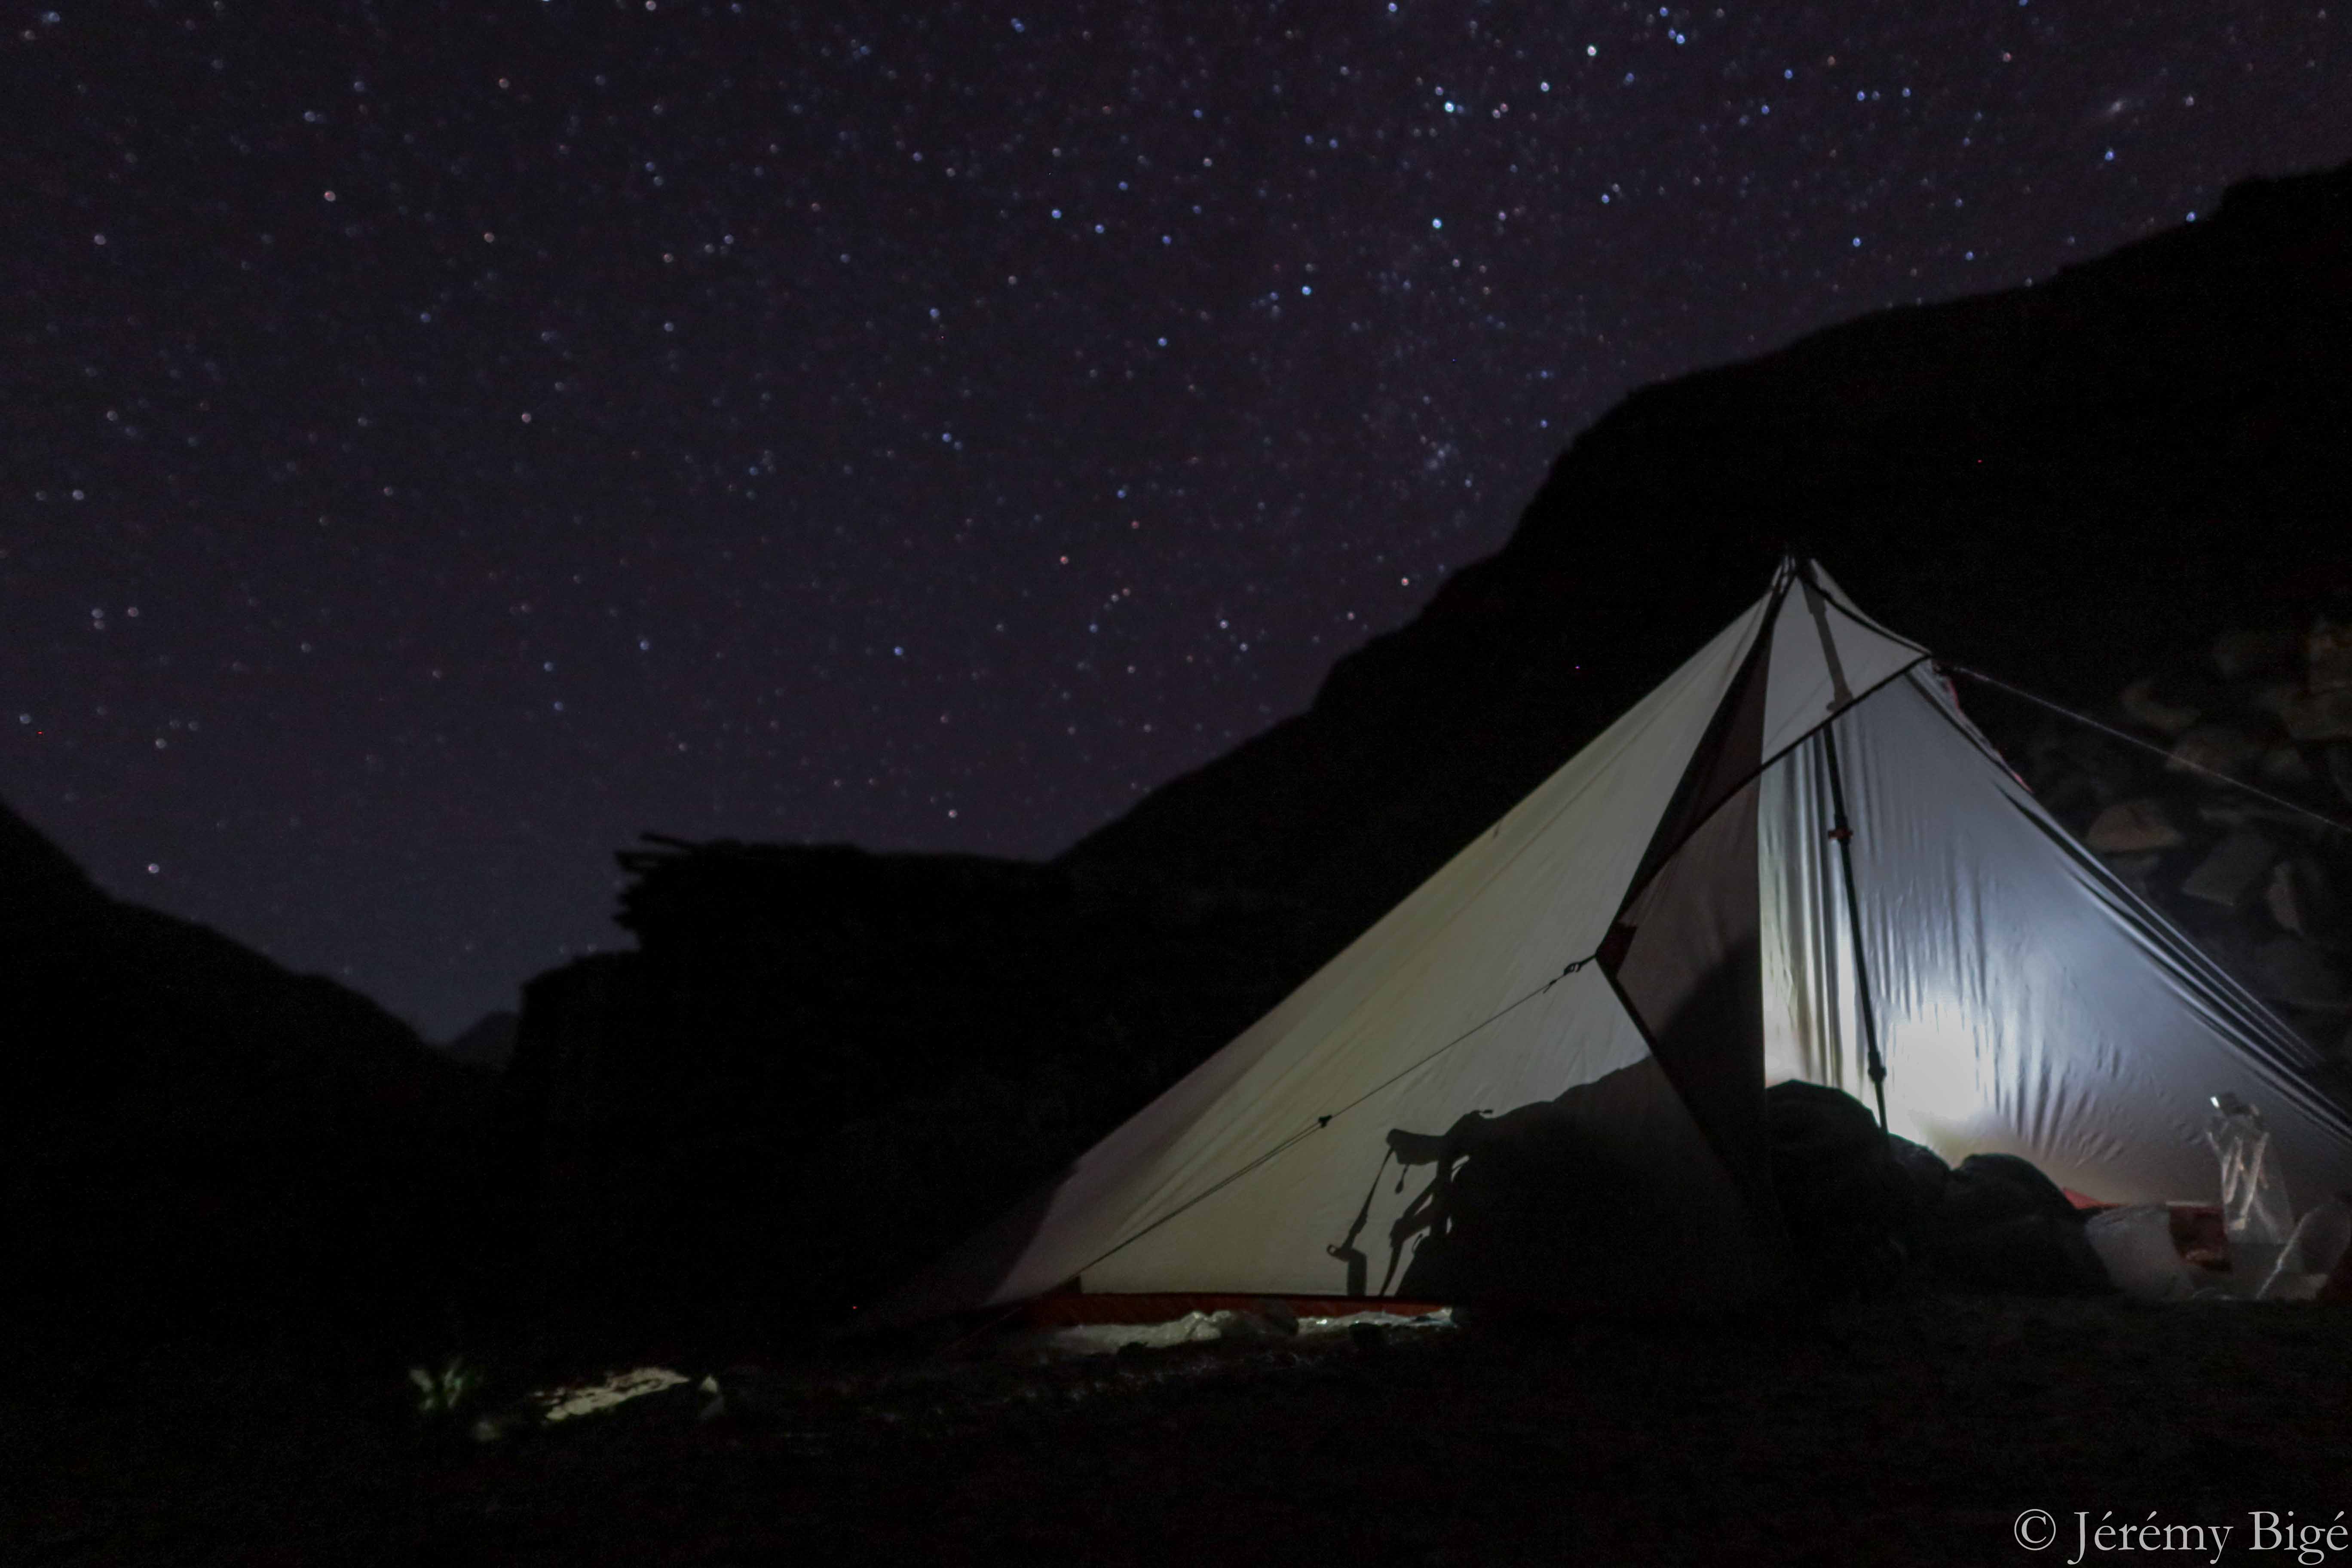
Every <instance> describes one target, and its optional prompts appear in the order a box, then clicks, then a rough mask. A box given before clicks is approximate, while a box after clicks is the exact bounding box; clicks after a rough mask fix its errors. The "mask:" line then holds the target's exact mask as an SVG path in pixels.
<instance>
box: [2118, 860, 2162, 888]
mask: <svg viewBox="0 0 2352 1568" xmlns="http://www.w3.org/2000/svg"><path fill="white" fill-rule="evenodd" d="M2106 859H2107V869H2108V870H2110V871H2113V872H2114V873H2115V874H2116V876H2117V877H2118V878H2120V879H2122V880H2123V881H2124V883H2125V884H2126V886H2128V887H2129V888H2130V889H2131V890H2132V891H2133V892H2135V893H2138V894H2140V895H2142V896H2143V897H2145V896H2146V895H2147V890H2148V881H2149V879H2151V878H2153V877H2154V876H2155V875H2156V868H2158V866H2161V865H2162V864H2164V857H2163V856H2161V855H2110V856H2108V857H2107V858H2106Z"/></svg>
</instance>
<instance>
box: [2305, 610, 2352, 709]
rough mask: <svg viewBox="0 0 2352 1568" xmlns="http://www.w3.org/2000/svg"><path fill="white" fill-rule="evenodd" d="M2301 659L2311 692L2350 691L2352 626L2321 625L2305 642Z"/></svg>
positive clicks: (2313, 630) (2323, 623)
mask: <svg viewBox="0 0 2352 1568" xmlns="http://www.w3.org/2000/svg"><path fill="white" fill-rule="evenodd" d="M2303 657H2304V660H2305V666H2306V668H2307V671H2308V676H2309V679H2310V683H2311V689H2312V690H2314V691H2315V692H2316V691H2352V623H2347V624H2346V625H2344V626H2330V625H2329V624H2328V623H2327V622H2326V621H2322V622H2320V623H2319V624H2318V625H2317V626H2314V627H2312V628H2311V636H2309V637H2306V638H2305V639H2304V644H2303Z"/></svg>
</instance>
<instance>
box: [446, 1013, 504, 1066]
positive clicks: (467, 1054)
mask: <svg viewBox="0 0 2352 1568" xmlns="http://www.w3.org/2000/svg"><path fill="white" fill-rule="evenodd" d="M521 1022H522V1015H521V1014H520V1013H510V1012H507V1011H505V1010H504V1009H500V1010H499V1011H498V1012H494V1013H485V1014H483V1015H482V1016H480V1017H479V1018H477V1019H475V1020H474V1022H473V1024H472V1026H470V1027H468V1028H467V1030H466V1032H465V1033H464V1034H461V1035H459V1036H458V1037H457V1038H456V1039H454V1040H451V1041H449V1042H447V1043H446V1044H445V1045H444V1046H442V1047H441V1051H442V1054H443V1055H444V1056H446V1057H447V1058H449V1059H450V1060H451V1061H453V1062H462V1063H464V1064H465V1065H466V1066H467V1067H472V1068H482V1069H483V1070H484V1071H486V1072H504V1071H505V1070H506V1067H507V1063H508V1062H509V1061H510V1060H511V1059H513V1057H514V1041H515V1026H517V1025H518V1024H520V1023H521Z"/></svg>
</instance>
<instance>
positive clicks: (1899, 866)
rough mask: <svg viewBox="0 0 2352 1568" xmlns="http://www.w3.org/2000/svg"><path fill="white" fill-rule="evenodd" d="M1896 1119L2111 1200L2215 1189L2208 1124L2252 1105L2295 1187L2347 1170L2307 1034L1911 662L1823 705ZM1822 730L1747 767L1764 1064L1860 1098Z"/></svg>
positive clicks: (1936, 1140) (1849, 962)
mask: <svg viewBox="0 0 2352 1568" xmlns="http://www.w3.org/2000/svg"><path fill="white" fill-rule="evenodd" d="M1836 730H1837V744H1838V752H1839V757H1840V761H1841V763H1842V764H1843V769H1844V782H1845V790H1846V798H1847V805H1848V811H1849V815H1850V816H1851V818H1852V820H1853V824H1854V826H1855V832H1854V837H1853V840H1852V848H1853V857H1854V879H1855V889H1856V895H1857V901H1858V903H1859V905H1860V910H1861V915H1862V929H1863V943H1864V953H1863V959H1864V963H1863V970H1862V973H1866V974H1867V975H1868V978H1869V981H1870V984H1871V990H1872V1000H1873V1001H1874V1003H1875V1005H1876V1013H1877V1025H1878V1031H1879V1045H1880V1049H1881V1052H1882V1054H1883V1057H1884V1058H1885V1064H1886V1085H1885V1087H1886V1105H1887V1117H1888V1123H1889V1130H1890V1131H1895V1132H1897V1133H1900V1134H1901V1135H1903V1136H1904V1137H1906V1138H1909V1139H1912V1140H1914V1141H1915V1142H1920V1143H1923V1144H1925V1145H1927V1147H1928V1148H1930V1149H1933V1150H1935V1151H1936V1152H1937V1153H1938V1154H1941V1155H1943V1156H1944V1157H1945V1158H1946V1159H1948V1160H1958V1159H1959V1158H1961V1157H1962V1156H1964V1155H1967V1154H1971V1153H1994V1152H1998V1153H2010V1154H2018V1155H2021V1156H2023V1157H2024V1158H2025V1159H2027V1160H2030V1161H2032V1163H2034V1164H2036V1165H2037V1166H2039V1167H2041V1169H2042V1171H2043V1172H2044V1173H2047V1174H2048V1175H2049V1176H2050V1177H2051V1179H2052V1180H2053V1181H2055V1182H2057V1183H2059V1184H2061V1185H2063V1186H2067V1187H2072V1188H2074V1190H2076V1191H2078V1192H2081V1193H2084V1194H2089V1195H2091V1196H2094V1197H2097V1198H2101V1199H2105V1200H2107V1201H2110V1202H2115V1203H2151V1202H2163V1201H2167V1200H2175V1199H2191V1198H2195V1199H2204V1200H2209V1201H2210V1198H2211V1197H2212V1195H2213V1191H2214V1186H2215V1182H2216V1176H2215V1166H2214V1162H2213V1156H2212V1154H2211V1153H2210V1151H2208V1150H2207V1149H2206V1148H2205V1146H2204V1144H2203V1142H2202V1138H2201V1131H2202V1128H2203V1124H2204V1120H2205V1117H2206V1115H2207V1114H2208V1113H2209V1112H2210V1097H2211V1096H2213V1095H2215V1094H2217V1093H2221V1092H2222V1091H2224V1090H2231V1091H2234V1092H2236V1093H2238V1094H2240V1095H2241V1096H2242V1097H2243V1098H2244V1099H2246V1100H2249V1101H2251V1102H2252V1103H2254V1104H2256V1105H2258V1106H2260V1107H2261V1109H2262V1110H2263V1116H2264V1118H2265V1119H2266V1121H2268V1123H2269V1126H2270V1129H2271V1133H2272V1137H2273V1146H2274V1147H2275V1148H2276V1149H2277V1150H2278V1152H2279V1153H2280V1155H2281V1157H2282V1158H2283V1160H2284V1163H2285V1168H2286V1170H2287V1172H2288V1173H2289V1178H2290V1181H2291V1183H2292V1184H2293V1185H2294V1188H2295V1189H2296V1192H2295V1194H2294V1195H2295V1196H2296V1199H2297V1201H2298V1202H2300V1203H2303V1204H2306V1205H2307V1204H2309V1203H2311V1202H2314V1201H2315V1200H2316V1199H2318V1198H2319V1197H2321V1196H2323V1195H2324V1194H2326V1193H2328V1192H2330V1191H2333V1190H2335V1189H2336V1188H2338V1187H2341V1186H2343V1185H2345V1184H2346V1183H2347V1180H2352V1154H2348V1152H2352V1118H2347V1114H2346V1111H2345V1109H2344V1108H2343V1107H2342V1106H2341V1105H2340V1104H2338V1103H2337V1102H2336V1101H2335V1100H2333V1099H2331V1098H2330V1097H2329V1096H2328V1095H2327V1093H2326V1091H2325V1090H2324V1089H2322V1088H2320V1087H2319V1084H2318V1081H2317V1079H2316V1074H2317V1073H2318V1071H2319V1069H2320V1068H2321V1066H2322V1061H2321V1058H2320V1055H2319V1053H2318V1051H2317V1050H2316V1049H2315V1048H2314V1047H2311V1046H2310V1045H2308V1044H2307V1043H2305V1041H2304V1040H2302V1039H2301V1038H2300V1037H2297V1036H2296V1035H2295V1034H2294V1032H2293V1031H2292V1030H2290V1029H2288V1028H2287V1027H2286V1026H2284V1024H2282V1023H2280V1022H2279V1021H2278V1020H2277V1019H2276V1018H2275V1017H2273V1016H2272V1015H2271V1014H2269V1013H2268V1012H2267V1011H2266V1010H2265V1009H2264V1008H2263V1005H2262V1004H2261V1003H2260V1002H2258V1001H2257V1000H2255V998H2254V997H2253V996H2252V995H2251V994H2248V993H2247V992H2246V991H2245V990H2244V988H2243V987H2242V986H2241V985H2239V984H2237V983H2236V982H2235V981H2233V980H2231V978H2230V977H2229V976H2228V975H2227V974H2226V973H2223V971H2222V970H2221V968H2220V967H2219V966H2218V965H2217V964H2215V963H2213V961H2212V960H2210V958H2207V957H2206V956H2205V955H2204V954H2202V953H2201V952H2198V951H2197V949H2196V948H2194V947H2193V946H2191V945H2190V944H2189V942H2187V941H2186V940H2185V939H2183V938H2182V937H2181V936H2180V935H2179V933H2178V932H2177V931H2174V930H2172V929H2171V928H2170V927H2169V926H2168V925H2167V924H2166V923H2165V921H2163V919H2162V917H2160V916H2159V915H2158V914H2157V913H2156V912H2155V911H2154V910H2150V909H2149V908H2147V905H2145V904H2144V903H2142V902H2141V901H2140V900H2138V899H2137V897H2136V896H2134V895H2133V894H2132V893H2131V891H2130V890H2129V889H2126V887H2124V885H2123V884H2122V883H2121V882H2119V881H2118V880H2117V879H2116V877H2115V876H2114V874H2113V873H2112V872H2110V871H2108V870H2107V869H2106V868H2105V866H2104V865H2102V864H2101V863H2100V862H2099V861H2098V860H2097V859H2096V858H2095V857H2093V856H2091V855H2089V854H2088V853H2086V852H2084V850H2083V849H2082V848H2081V847H2079V846H2077V845H2076V844H2075V843H2074V841H2073V840H2072V839H2071V838H2070V837H2068V836H2067V834H2066V832H2065V830H2064V829H2063V827H2062V826H2059V824H2058V823H2057V822H2056V821H2055V820H2054V819H2053V818H2052V817H2051V816H2050V815H2049V814H2048V813H2047V812H2046V811H2044V810H2042V806H2041V805H2040V804H2039V803H2038V802H2036V801H2035V800H2034V799H2033V797H2032V795H2031V794H2030V793H2029V792H2028V791H2027V790H2026V788H2025V786H2024V785H2023V784H2021V783H2020V782H2019V781H2018V780H2017V779H2016V778H2015V777H2014V776H2013V775H2012V774H2011V773H2009V772H2008V771H2007V769H2006V768H2005V767H2003V766H2001V765H2000V763H1998V760H1997V758H1996V757H1995V756H1994V755H1993V753H1992V752H1991V750H1990V746H1989V745H1987V744H1986V743H1985V742H1983V740H1982V738H1981V737H1980V736H1979V735H1978V734H1977V733H1976V732H1975V731H1974V730H1973V728H1972V727H1971V726H1969V724H1968V722H1967V721H1966V720H1965V719H1964V718H1963V717H1962V716H1961V715H1960V713H1959V711H1958V704H1957V702H1956V701H1955V700H1953V698H1952V696H1951V694H1950V692H1949V691H1948V689H1945V688H1944V687H1943V685H1942V684H1941V682H1939V681H1938V680H1937V679H1936V678H1935V677H1934V676H1933V675H1931V674H1930V673H1928V672H1927V670H1925V669H1914V670H1912V671H1910V672H1909V673H1908V674H1906V676H1905V677H1904V678H1903V679H1900V680H1897V681H1895V682H1894V683H1893V684H1891V685H1890V686H1888V687H1886V688H1885V689H1883V690H1882V691H1880V692H1879V693H1877V694H1875V695H1874V696H1872V697H1870V698H1868V699H1865V700H1862V701H1860V702H1858V703H1857V704H1856V705H1855V706H1854V707H1853V709H1851V710H1849V711H1848V712H1847V713H1846V714H1845V715H1844V716H1843V718H1841V719H1839V720H1838V721H1837V723H1836ZM1826 767H1827V763H1826V756H1825V752H1824V751H1823V748H1822V744H1821V741H1820V738H1819V737H1818V736H1817V737H1815V738H1814V739H1812V740H1811V741H1809V742H1806V744H1805V745H1803V746H1801V747H1800V748H1799V749H1798V750H1797V751H1796V752H1792V753H1790V756H1789V757H1788V758H1787V759H1786V760H1785V761H1784V762H1783V763H1781V764H1780V765H1778V766H1776V767H1775V768H1773V769H1772V770H1771V771H1770V772H1769V773H1768V774H1767V776H1766V778H1765V780H1764V781H1763V782H1764V805H1763V807H1762V810H1761V812H1760V816H1761V819H1762V823H1761V827H1760V832H1759V838H1760V841H1761V845H1762V857H1761V858H1762V861H1763V863H1764V865H1765V867H1766V868H1767V870H1766V875H1765V883H1764V886H1763V887H1762V889H1761V894H1762V902H1763V910H1764V922H1763V923H1764V926H1765V930H1766V932H1767V937H1766V941H1765V942H1764V951H1765V953H1766V961H1765V966H1764V982H1765V987H1764V988H1765V992H1766V995H1767V998H1768V1000H1767V1004H1766V1009H1765V1035H1766V1042H1767V1043H1766V1071H1767V1073H1768V1076H1770V1077H1771V1078H1773V1079H1790V1078H1795V1079H1806V1080H1808V1081H1811V1082H1815V1083H1825V1084H1830V1085H1832V1086H1834V1087H1837V1088H1842V1089H1846V1090H1847V1091H1849V1092H1851V1093H1853V1094H1855V1095H1857V1096H1860V1097H1863V1098H1865V1099H1866V1098H1867V1097H1868V1095H1869V1092H1870V1091H1869V1089H1868V1086H1867V1080H1866V1079H1865V1078H1864V1071H1863V1067H1862V1062H1863V1043H1862V1039H1861V1030H1860V1027H1859V1024H1858V1022H1857V1015H1858V1011H1859V999H1858V995H1857V993H1856V990H1855V983H1856V973H1857V971H1856V968H1855V965H1854V962H1853V956H1854V955H1853V942H1852V940H1851V937H1850V935H1849V934H1848V933H1849V929H1850V928H1849V916H1848V913H1847V910H1846V906H1845V900H1844V894H1843V888H1842V886H1841V885H1840V879H1839V874H1838V868H1837V865H1836V860H1835V857H1836V854H1837V847H1836V846H1835V845H1833V844H1832V843H1830V842H1829V841H1828V840H1827V839H1826V838H1825V837H1823V836H1822V832H1821V828H1820V824H1821V823H1822V822H1823V821H1825V820H1826V818H1827V812H1828V807H1827V793H1828V774H1827V771H1826Z"/></svg>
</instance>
